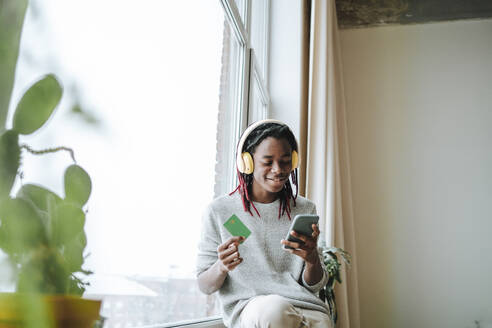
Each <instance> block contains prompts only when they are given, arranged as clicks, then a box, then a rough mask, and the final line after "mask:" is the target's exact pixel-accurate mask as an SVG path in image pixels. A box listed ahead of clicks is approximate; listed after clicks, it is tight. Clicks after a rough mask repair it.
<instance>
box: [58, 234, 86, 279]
mask: <svg viewBox="0 0 492 328" xmlns="http://www.w3.org/2000/svg"><path fill="white" fill-rule="evenodd" d="M86 245H87V240H86V238H85V232H83V231H82V232H81V233H80V234H79V235H78V236H77V237H76V238H74V239H73V240H72V241H71V242H69V243H68V244H66V245H65V248H64V250H63V256H64V257H65V260H66V261H67V268H68V270H69V271H70V272H77V271H80V270H81V269H82V264H84V249H85V246H86Z"/></svg>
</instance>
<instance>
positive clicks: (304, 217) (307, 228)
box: [284, 214, 319, 249]
mask: <svg viewBox="0 0 492 328" xmlns="http://www.w3.org/2000/svg"><path fill="white" fill-rule="evenodd" d="M318 221H319V216H318V215H316V214H297V215H296V216H295V218H294V221H292V224H291V225H290V228H289V232H288V233H287V236H286V237H285V240H288V241H293V242H298V243H301V244H302V243H303V241H302V240H300V239H297V238H295V237H294V236H292V235H291V234H290V232H291V231H295V232H297V233H299V234H301V235H305V236H311V234H312V233H313V227H312V225H313V224H318ZM284 248H286V249H293V248H292V247H290V246H287V245H284Z"/></svg>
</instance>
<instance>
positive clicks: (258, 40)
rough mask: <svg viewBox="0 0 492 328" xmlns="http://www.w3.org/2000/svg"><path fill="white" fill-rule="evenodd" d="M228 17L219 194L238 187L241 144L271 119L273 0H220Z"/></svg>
mask: <svg viewBox="0 0 492 328" xmlns="http://www.w3.org/2000/svg"><path fill="white" fill-rule="evenodd" d="M220 1H221V3H222V7H223V8H224V13H225V16H226V21H227V23H226V26H225V31H224V39H223V42H224V48H223V54H222V78H221V88H220V90H221V96H220V107H219V122H218V132H217V164H216V179H215V183H216V184H215V195H216V196H218V195H221V194H224V193H226V192H230V191H231V190H233V189H234V187H235V185H236V173H235V172H236V170H235V167H236V163H235V156H234V154H235V153H236V146H237V143H238V141H239V137H240V135H241V133H242V131H244V129H245V128H246V127H247V125H248V124H250V123H252V122H254V121H257V120H260V119H264V118H267V117H268V108H269V99H270V97H269V93H268V88H267V86H268V84H267V72H268V43H269V39H268V36H269V29H268V27H269V16H270V12H269V11H270V1H269V0H220Z"/></svg>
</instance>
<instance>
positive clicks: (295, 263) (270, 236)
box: [197, 193, 328, 327]
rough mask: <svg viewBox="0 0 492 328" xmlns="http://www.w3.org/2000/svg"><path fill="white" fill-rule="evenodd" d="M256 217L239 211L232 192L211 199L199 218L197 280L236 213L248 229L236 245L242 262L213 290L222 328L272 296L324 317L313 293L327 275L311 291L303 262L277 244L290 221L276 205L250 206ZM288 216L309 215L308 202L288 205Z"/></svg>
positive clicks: (300, 199) (210, 262)
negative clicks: (253, 303) (255, 299)
mask: <svg viewBox="0 0 492 328" xmlns="http://www.w3.org/2000/svg"><path fill="white" fill-rule="evenodd" d="M254 204H255V206H256V208H257V209H258V211H259V212H260V215H261V217H258V216H257V215H256V213H255V212H254V210H253V209H252V212H253V213H255V215H254V216H251V215H250V214H249V213H248V212H245V211H244V209H243V205H242V202H241V198H240V196H239V195H238V193H235V194H233V195H232V196H229V195H225V196H221V197H219V198H216V199H215V200H214V201H212V203H211V204H210V205H209V206H208V207H207V209H206V210H205V212H204V215H203V219H202V230H201V239H200V243H199V247H198V259H197V276H198V275H200V274H201V273H202V272H204V271H206V270H207V269H208V268H209V267H210V266H212V265H213V264H214V263H215V262H216V261H217V247H218V246H219V245H220V244H222V243H223V242H225V241H226V240H227V239H229V238H230V237H231V235H230V233H229V232H228V231H227V230H226V229H225V228H224V226H223V224H224V222H225V221H227V219H229V217H231V215H233V214H236V215H237V216H238V217H239V219H240V220H241V221H242V222H243V223H244V224H245V225H246V226H247V227H248V228H249V230H251V235H250V236H249V237H248V239H246V240H245V241H244V243H242V244H240V245H239V253H240V255H241V257H242V258H243V259H244V261H243V263H241V264H239V265H238V266H237V267H236V268H235V269H234V270H233V271H231V272H229V273H228V276H227V277H226V279H225V281H224V284H223V285H222V287H221V288H220V289H219V291H218V296H219V300H220V302H221V305H222V312H223V313H222V315H223V320H224V324H225V325H226V326H227V327H238V326H239V315H240V314H241V311H242V310H243V308H244V307H245V306H246V304H247V303H248V301H249V300H250V299H251V298H253V297H255V296H258V295H269V294H277V295H280V296H283V297H285V298H287V299H288V300H289V302H290V303H291V304H292V305H294V306H297V307H300V308H305V309H310V310H317V311H322V312H324V313H328V310H327V307H326V305H325V304H324V303H323V302H322V301H321V300H320V299H319V297H318V296H317V294H316V293H317V292H318V291H319V290H320V289H321V288H322V287H323V286H324V285H325V284H326V282H327V274H326V272H325V273H324V275H323V279H321V281H320V282H319V283H317V284H316V285H313V286H309V285H308V284H307V283H306V282H305V281H304V277H303V274H302V273H303V269H304V261H303V260H302V259H301V258H300V257H299V256H296V255H293V254H290V253H289V252H286V251H285V250H284V249H283V248H282V244H280V240H282V239H284V238H285V236H286V235H287V232H288V230H289V227H290V224H291V221H290V220H289V218H288V216H287V214H284V215H283V216H282V217H281V218H280V219H279V218H278V212H279V200H276V201H274V202H273V203H269V204H263V203H256V202H255V203H254ZM291 210H292V212H291V217H292V219H293V218H294V217H295V215H296V214H306V213H309V214H313V213H316V208H315V205H314V203H313V202H311V201H309V200H308V199H306V198H303V197H298V198H297V200H296V206H295V207H294V206H293V204H292V203H291Z"/></svg>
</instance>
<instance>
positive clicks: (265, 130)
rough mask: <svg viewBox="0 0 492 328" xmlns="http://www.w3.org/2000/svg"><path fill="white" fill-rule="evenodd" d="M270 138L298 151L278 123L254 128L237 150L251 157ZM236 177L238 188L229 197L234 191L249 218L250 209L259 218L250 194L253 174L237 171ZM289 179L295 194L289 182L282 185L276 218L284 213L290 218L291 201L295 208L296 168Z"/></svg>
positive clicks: (284, 126)
mask: <svg viewBox="0 0 492 328" xmlns="http://www.w3.org/2000/svg"><path fill="white" fill-rule="evenodd" d="M268 137H272V138H275V139H278V140H280V139H283V140H286V141H287V142H288V143H289V145H290V146H291V148H292V150H293V151H294V150H295V151H298V149H297V141H296V138H295V136H294V134H293V133H292V131H291V130H290V129H289V127H288V126H287V125H284V124H279V123H265V124H261V125H259V126H258V127H256V128H255V129H254V130H253V131H252V132H251V133H250V134H249V135H248V137H247V138H246V140H245V141H244V145H243V149H238V151H241V152H248V153H250V154H251V155H253V154H254V153H255V151H256V147H257V146H258V145H259V144H260V143H261V142H262V141H263V140H265V139H266V138H268ZM237 176H238V182H239V183H238V186H237V187H236V189H234V191H232V192H231V193H230V194H229V195H232V194H234V193H235V192H236V191H238V192H239V194H240V195H241V200H242V202H243V207H244V210H245V211H246V212H249V214H251V216H254V215H253V213H252V212H251V207H253V209H254V210H255V212H256V214H258V216H259V217H260V213H259V212H258V210H257V209H256V207H255V204H253V202H252V201H251V198H250V194H251V192H252V191H251V190H252V186H253V174H246V173H241V172H239V170H238V171H237ZM290 177H291V180H292V183H293V184H294V185H295V186H296V192H295V194H294V191H293V190H292V185H291V181H290V180H287V182H286V183H285V184H284V187H283V188H282V190H281V191H279V199H280V205H279V209H278V218H279V219H280V217H281V216H282V215H284V214H285V213H287V216H288V217H289V220H290V219H291V217H290V212H291V210H290V200H291V199H292V201H293V204H294V206H296V199H297V193H298V190H299V185H298V180H297V168H295V169H294V170H293V171H292V172H291V173H290Z"/></svg>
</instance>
